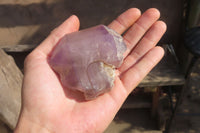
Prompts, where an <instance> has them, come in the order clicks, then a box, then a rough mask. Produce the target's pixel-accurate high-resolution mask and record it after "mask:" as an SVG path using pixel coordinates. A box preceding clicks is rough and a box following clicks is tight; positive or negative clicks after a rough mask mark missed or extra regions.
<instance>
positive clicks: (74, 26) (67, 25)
mask: <svg viewBox="0 0 200 133" xmlns="http://www.w3.org/2000/svg"><path fill="white" fill-rule="evenodd" d="M79 25H80V23H79V19H78V17H77V16H75V15H72V16H71V17H69V18H68V19H67V20H65V21H64V22H63V23H62V24H61V25H60V26H59V27H57V28H55V29H54V30H53V31H52V32H51V34H50V35H49V36H48V37H47V38H46V39H45V40H44V41H43V42H42V43H41V44H40V45H39V46H38V47H37V48H36V49H35V50H36V51H37V50H39V51H40V52H42V53H44V55H48V54H49V53H50V52H51V50H52V49H53V47H54V46H55V45H56V44H57V42H58V41H59V40H60V38H62V37H63V36H64V35H65V34H67V33H71V32H75V31H77V30H78V29H79ZM33 52H34V51H33Z"/></svg>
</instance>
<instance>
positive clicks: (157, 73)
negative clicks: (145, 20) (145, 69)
mask: <svg viewBox="0 0 200 133" xmlns="http://www.w3.org/2000/svg"><path fill="white" fill-rule="evenodd" d="M165 46H168V45H165ZM165 46H164V49H165V56H164V57H163V59H162V60H161V62H160V63H159V64H158V65H157V66H156V67H155V68H154V69H153V70H152V71H151V72H150V73H149V74H148V75H147V76H146V77H145V78H144V79H143V81H142V82H141V83H140V84H139V87H145V86H169V85H183V84H184V83H185V78H184V74H183V73H182V72H181V68H180V66H179V64H178V61H177V59H176V55H173V53H171V52H170V51H169V49H168V47H165Z"/></svg>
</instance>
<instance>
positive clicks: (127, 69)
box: [16, 8, 166, 133]
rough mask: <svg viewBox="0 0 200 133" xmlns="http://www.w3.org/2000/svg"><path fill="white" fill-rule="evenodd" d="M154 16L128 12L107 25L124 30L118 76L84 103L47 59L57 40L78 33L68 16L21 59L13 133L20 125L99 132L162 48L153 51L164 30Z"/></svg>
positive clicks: (155, 13)
mask: <svg viewBox="0 0 200 133" xmlns="http://www.w3.org/2000/svg"><path fill="white" fill-rule="evenodd" d="M159 17H160V14H159V11H157V10H156V9H149V10H147V11H146V12H145V13H143V14H142V15H141V14H140V11H139V10H138V9H135V8H132V9H129V10H127V11H126V12H124V13H123V14H121V15H120V16H119V17H118V18H117V19H115V20H114V21H113V22H111V24H109V25H108V26H109V27H110V28H112V29H113V30H115V31H116V32H118V33H119V34H122V33H123V32H125V31H126V30H127V29H129V30H128V31H126V33H124V36H123V37H124V41H125V43H126V44H127V51H126V52H125V54H124V56H125V60H124V62H123V64H122V66H121V67H120V68H119V69H118V70H116V72H117V73H118V74H119V76H118V77H116V80H115V84H114V87H113V88H112V90H111V91H110V92H108V93H105V94H103V95H101V96H99V97H98V98H96V99H95V100H91V101H85V100H84V97H83V94H82V93H80V92H74V91H71V90H70V89H68V88H64V87H63V86H62V85H61V83H60V81H59V78H58V76H57V75H56V73H55V72H54V71H53V70H52V69H51V68H50V66H49V64H48V61H47V59H48V55H49V54H50V52H51V51H52V49H53V47H54V46H55V45H56V44H57V42H58V41H59V39H61V38H62V37H63V36H64V35H65V34H67V33H70V32H74V31H77V30H78V29H79V20H78V18H77V17H76V16H74V15H73V16H71V17H70V18H69V19H67V20H66V21H65V22H64V23H63V24H61V25H60V26H59V27H58V28H56V29H55V30H54V31H52V33H51V34H50V35H49V36H48V37H47V38H46V39H45V40H44V41H43V42H42V43H41V44H40V45H39V46H38V47H37V48H36V49H35V50H34V51H33V52H32V53H30V54H29V55H28V57H27V58H26V60H25V75H24V82H23V90H22V101H23V103H22V105H23V106H22V110H21V115H20V119H19V122H18V126H17V128H16V132H17V131H20V129H21V128H22V126H23V128H24V126H25V125H23V123H24V122H30V123H31V125H32V128H34V127H37V128H38V131H40V132H42V131H43V132H59V133H65V132H70V133H73V132H75V133H79V132H81V133H82V132H92V133H96V132H103V131H104V130H105V129H106V128H107V126H108V125H109V124H110V122H111V121H112V120H113V118H114V116H115V115H116V113H117V111H118V110H119V109H120V107H121V105H122V104H123V102H124V101H125V99H126V97H127V96H128V95H129V93H130V92H131V91H132V90H133V89H134V88H135V87H136V86H137V85H138V84H139V82H140V81H141V80H142V79H143V78H144V77H145V76H146V75H147V73H148V72H149V71H150V70H151V69H152V68H153V67H154V66H155V65H156V64H157V63H158V62H159V60H160V59H161V58H162V56H163V53H164V52H163V49H162V48H160V47H155V45H156V44H157V42H158V41H159V40H160V38H161V37H162V35H163V34H164V32H165V30H166V25H165V23H164V22H162V21H158V19H159ZM27 125H28V124H27ZM39 128H40V129H42V130H39ZM28 130H30V128H29V129H27V130H26V129H25V128H24V131H23V130H22V131H21V132H26V131H28Z"/></svg>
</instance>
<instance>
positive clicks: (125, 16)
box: [108, 8, 141, 34]
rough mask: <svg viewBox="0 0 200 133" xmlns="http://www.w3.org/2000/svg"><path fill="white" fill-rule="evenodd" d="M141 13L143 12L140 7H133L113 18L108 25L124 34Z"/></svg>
mask: <svg viewBox="0 0 200 133" xmlns="http://www.w3.org/2000/svg"><path fill="white" fill-rule="evenodd" d="M140 15H141V12H140V10H139V9H137V8H131V9H129V10H127V11H125V12H124V13H122V14H121V15H120V16H119V17H117V18H116V19H115V20H113V21H112V22H111V23H110V24H109V25H108V27H109V28H111V29H113V30H115V31H116V32H117V33H119V34H122V33H123V32H124V31H126V30H127V29H128V28H129V27H130V26H131V25H132V24H133V23H134V22H135V21H136V20H137V19H138V18H139V17H140Z"/></svg>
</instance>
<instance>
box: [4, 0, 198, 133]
mask: <svg viewBox="0 0 200 133" xmlns="http://www.w3.org/2000/svg"><path fill="white" fill-rule="evenodd" d="M131 7H136V8H139V9H140V10H141V11H142V12H144V11H145V10H146V9H148V8H152V7H153V8H157V9H159V10H160V12H161V18H160V19H161V20H163V21H165V22H166V24H167V27H168V29H167V32H166V33H165V35H164V37H163V38H162V39H161V41H160V42H159V44H158V45H161V46H162V47H163V48H164V49H165V56H164V58H163V60H162V61H161V62H160V63H159V64H158V65H157V66H156V67H155V68H154V69H153V70H152V71H151V72H150V74H149V75H148V76H147V77H145V79H144V80H143V81H142V82H141V84H140V85H139V86H138V87H137V88H136V89H135V90H134V91H133V93H132V94H131V95H130V96H129V97H128V99H127V101H126V102H125V103H124V105H123V106H122V108H121V109H120V111H119V112H118V114H117V116H116V117H115V119H114V120H113V122H112V123H111V124H110V126H109V127H108V129H107V130H106V131H105V133H199V132H200V106H199V105H200V90H199V89H200V82H199V81H200V75H199V74H200V60H199V58H198V57H199V55H200V28H199V26H200V0H28V1H27V0H1V1H0V133H10V132H12V130H13V129H14V127H15V125H16V122H17V118H18V115H19V110H20V106H21V99H20V95H21V93H20V91H21V83H22V78H23V61H24V59H25V57H26V56H27V55H28V53H30V52H31V51H32V50H33V49H34V48H35V47H36V46H37V45H39V44H40V43H41V41H43V40H44V39H45V38H46V37H47V36H48V34H49V33H50V32H51V31H52V30H53V29H54V28H55V27H57V26H58V25H60V24H61V23H62V22H63V21H64V20H65V19H67V18H68V17H69V16H71V15H72V14H75V15H77V16H78V17H79V19H80V24H81V26H80V29H84V28H88V27H91V26H95V25H98V24H105V25H108V24H109V23H110V22H111V21H112V20H113V19H115V18H116V17H117V16H118V15H119V14H121V13H122V12H124V11H125V10H127V9H129V8H131Z"/></svg>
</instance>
